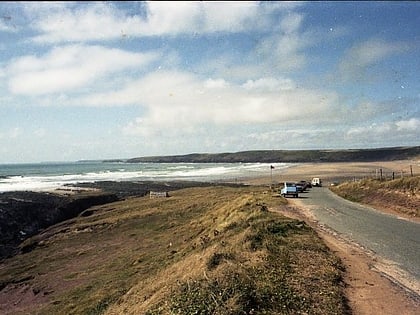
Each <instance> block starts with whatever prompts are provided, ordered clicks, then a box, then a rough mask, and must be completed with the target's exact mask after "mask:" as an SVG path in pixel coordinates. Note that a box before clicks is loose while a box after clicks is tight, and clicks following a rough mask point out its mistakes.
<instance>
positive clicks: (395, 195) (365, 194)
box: [331, 176, 420, 218]
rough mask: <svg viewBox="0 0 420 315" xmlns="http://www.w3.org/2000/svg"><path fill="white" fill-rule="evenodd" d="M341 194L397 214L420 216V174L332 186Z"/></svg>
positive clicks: (332, 188) (333, 189)
mask: <svg viewBox="0 0 420 315" xmlns="http://www.w3.org/2000/svg"><path fill="white" fill-rule="evenodd" d="M331 190H332V191H334V192H335V193H336V194H338V195H339V196H341V197H343V198H346V199H349V200H351V201H354V202H359V203H363V204H367V205H371V206H373V207H375V208H378V209H379V210H384V209H386V210H387V211H390V212H395V213H397V214H403V215H408V216H410V217H416V218H419V217H420V195H419V191H420V176H412V177H403V178H397V179H394V180H377V179H364V180H360V181H356V182H344V183H342V184H340V185H338V186H336V187H331Z"/></svg>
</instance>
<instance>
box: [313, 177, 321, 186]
mask: <svg viewBox="0 0 420 315" xmlns="http://www.w3.org/2000/svg"><path fill="white" fill-rule="evenodd" d="M311 184H312V186H318V187H321V186H322V181H321V178H319V177H314V178H312V182H311Z"/></svg>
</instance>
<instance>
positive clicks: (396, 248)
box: [298, 187, 420, 285]
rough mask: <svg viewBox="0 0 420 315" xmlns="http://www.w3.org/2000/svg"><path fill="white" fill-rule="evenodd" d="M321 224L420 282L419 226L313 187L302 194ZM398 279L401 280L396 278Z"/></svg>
mask: <svg viewBox="0 0 420 315" xmlns="http://www.w3.org/2000/svg"><path fill="white" fill-rule="evenodd" d="M298 202H299V203H301V204H303V205H304V206H305V207H306V208H307V209H309V210H310V211H311V213H312V215H313V216H314V217H315V220H317V221H318V223H319V224H321V225H323V226H326V227H328V228H329V229H332V230H334V231H335V232H337V233H338V234H340V235H341V236H342V237H344V238H346V239H348V240H351V241H353V242H356V243H357V244H359V245H360V246H362V247H364V248H366V249H368V250H369V251H371V252H373V253H374V254H375V256H377V257H379V258H381V259H382V260H383V261H388V262H390V263H391V264H392V265H394V266H395V267H396V268H397V269H400V270H402V271H403V273H404V274H406V275H407V276H409V277H410V278H411V280H413V281H414V282H415V283H416V285H418V283H420V224H419V223H415V222H411V221H408V220H405V219H402V218H399V217H396V216H393V215H389V214H385V213H382V212H379V211H377V210H375V209H373V208H370V207H366V206H362V205H359V204H356V203H353V202H350V201H347V200H345V199H343V198H340V197H338V196H337V195H335V194H333V193H332V192H331V191H330V190H329V189H328V188H326V187H313V188H312V189H311V190H310V191H308V192H305V193H302V194H300V195H299V201H298ZM396 280H398V279H396Z"/></svg>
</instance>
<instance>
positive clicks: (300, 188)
mask: <svg viewBox="0 0 420 315" xmlns="http://www.w3.org/2000/svg"><path fill="white" fill-rule="evenodd" d="M296 187H297V188H298V191H299V192H303V191H305V190H307V189H308V188H311V187H312V185H311V183H309V182H307V181H306V180H301V181H300V182H297V183H296Z"/></svg>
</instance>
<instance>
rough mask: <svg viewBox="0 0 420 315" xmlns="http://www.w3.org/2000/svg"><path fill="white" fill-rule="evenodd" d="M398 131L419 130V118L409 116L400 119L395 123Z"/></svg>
mask: <svg viewBox="0 0 420 315" xmlns="http://www.w3.org/2000/svg"><path fill="white" fill-rule="evenodd" d="M395 124H396V125H397V130H398V131H417V132H419V131H420V119H417V118H411V119H409V120H400V121H398V122H396V123H395Z"/></svg>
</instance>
